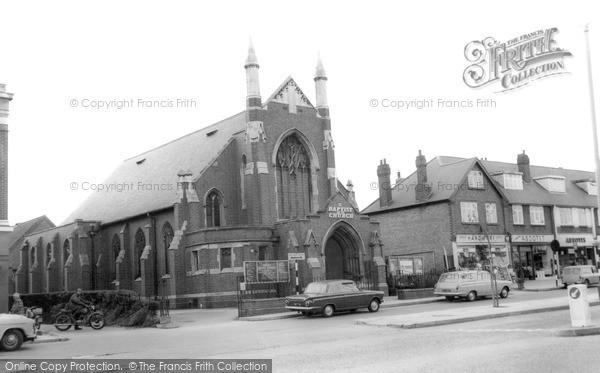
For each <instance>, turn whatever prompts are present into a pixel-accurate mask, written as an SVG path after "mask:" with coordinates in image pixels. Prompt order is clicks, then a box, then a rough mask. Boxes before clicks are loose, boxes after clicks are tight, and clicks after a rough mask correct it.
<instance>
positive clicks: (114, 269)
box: [110, 234, 121, 280]
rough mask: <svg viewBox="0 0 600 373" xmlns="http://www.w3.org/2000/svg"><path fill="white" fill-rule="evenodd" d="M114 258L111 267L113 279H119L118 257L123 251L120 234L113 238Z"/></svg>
mask: <svg viewBox="0 0 600 373" xmlns="http://www.w3.org/2000/svg"><path fill="white" fill-rule="evenodd" d="M111 246H112V258H111V259H112V260H111V265H110V268H111V269H112V272H113V280H116V279H117V258H118V257H119V253H120V252H121V240H120V239H119V236H118V235H116V234H115V235H114V236H113V239H112V244H111Z"/></svg>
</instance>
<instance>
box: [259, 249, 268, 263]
mask: <svg viewBox="0 0 600 373" xmlns="http://www.w3.org/2000/svg"><path fill="white" fill-rule="evenodd" d="M258 260H267V246H259V247H258Z"/></svg>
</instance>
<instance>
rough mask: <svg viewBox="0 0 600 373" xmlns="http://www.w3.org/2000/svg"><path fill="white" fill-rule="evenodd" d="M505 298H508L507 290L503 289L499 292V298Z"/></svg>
mask: <svg viewBox="0 0 600 373" xmlns="http://www.w3.org/2000/svg"><path fill="white" fill-rule="evenodd" d="M506 297H508V288H507V287H503V288H502V291H501V292H500V298H506Z"/></svg>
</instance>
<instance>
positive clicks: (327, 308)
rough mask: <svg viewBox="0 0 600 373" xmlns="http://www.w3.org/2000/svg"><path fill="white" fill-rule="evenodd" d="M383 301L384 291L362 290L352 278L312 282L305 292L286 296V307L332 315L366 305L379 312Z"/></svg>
mask: <svg viewBox="0 0 600 373" xmlns="http://www.w3.org/2000/svg"><path fill="white" fill-rule="evenodd" d="M382 302H383V292H382V291H369V290H361V289H359V288H358V286H356V284H355V283H354V281H351V280H327V281H319V282H311V283H310V284H308V286H306V289H304V293H302V294H299V295H292V296H289V297H287V298H285V308H287V309H288V310H292V311H300V312H302V314H303V315H304V316H310V315H311V314H313V313H321V314H322V315H323V316H324V317H330V316H331V315H333V313H334V312H338V311H356V310H357V309H358V308H365V307H366V308H368V309H369V311H370V312H377V311H378V310H379V305H380V304H381V303H382Z"/></svg>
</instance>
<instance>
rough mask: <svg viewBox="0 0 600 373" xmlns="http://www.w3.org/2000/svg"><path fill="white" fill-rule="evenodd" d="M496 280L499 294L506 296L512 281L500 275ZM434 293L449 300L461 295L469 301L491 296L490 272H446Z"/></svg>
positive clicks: (501, 296)
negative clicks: (503, 278) (502, 278)
mask: <svg viewBox="0 0 600 373" xmlns="http://www.w3.org/2000/svg"><path fill="white" fill-rule="evenodd" d="M496 282H497V284H498V295H500V298H506V297H507V296H508V292H509V291H510V289H511V288H512V282H511V281H507V280H501V279H499V278H498V276H497V277H496ZM433 294H435V295H437V296H444V297H446V299H448V300H454V299H455V298H456V297H459V298H465V299H466V300H468V301H474V300H475V299H477V298H478V297H487V296H491V295H492V284H491V280H490V273H489V272H488V271H483V270H470V271H457V272H446V273H444V274H442V275H441V276H440V279H439V280H438V282H437V284H435V287H434V289H433Z"/></svg>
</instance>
